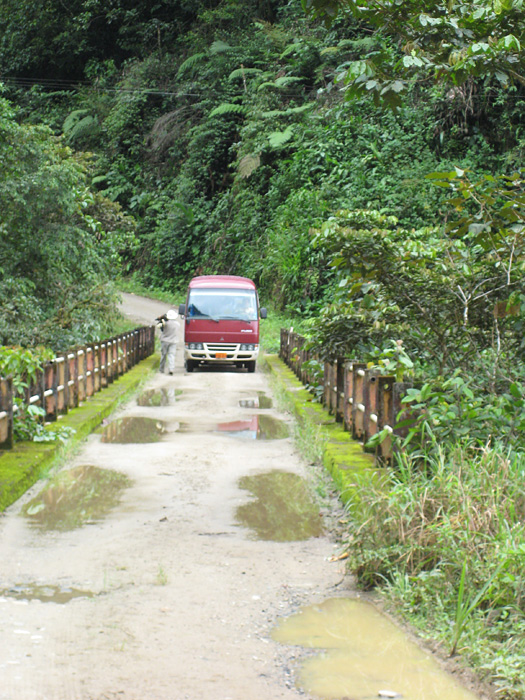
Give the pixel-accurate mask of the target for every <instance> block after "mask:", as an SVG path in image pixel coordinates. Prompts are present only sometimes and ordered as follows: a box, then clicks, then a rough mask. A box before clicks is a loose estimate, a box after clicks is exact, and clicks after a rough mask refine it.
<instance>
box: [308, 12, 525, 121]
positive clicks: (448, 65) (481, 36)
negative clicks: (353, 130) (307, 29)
mask: <svg viewBox="0 0 525 700" xmlns="http://www.w3.org/2000/svg"><path fill="white" fill-rule="evenodd" d="M302 4H303V7H304V9H305V10H306V11H307V12H309V13H311V14H313V15H314V16H317V17H322V18H324V19H325V21H326V22H327V24H331V23H332V22H333V21H334V19H335V17H336V16H337V14H338V13H343V12H347V11H350V12H351V13H352V14H353V15H354V17H355V18H356V19H357V20H358V21H360V22H361V23H362V24H363V25H364V26H366V27H369V28H370V30H371V31H372V32H374V33H375V35H376V39H377V45H376V46H375V47H374V50H373V52H371V53H370V55H369V56H368V57H367V58H366V59H364V60H358V61H353V62H351V63H350V65H349V66H346V67H345V68H344V70H343V71H342V73H341V80H342V81H344V83H345V85H346V87H347V95H348V96H350V97H351V96H356V95H360V94H363V93H370V94H372V95H373V96H374V99H375V100H376V103H378V104H379V103H383V102H384V103H386V104H388V105H390V106H394V107H397V106H398V105H399V104H400V101H401V95H402V94H403V93H404V92H406V91H407V90H408V88H409V87H410V85H412V84H414V83H420V82H427V83H428V82H437V83H440V84H446V85H450V86H451V88H452V89H454V88H456V89H457V88H458V86H461V85H463V84H465V83H466V82H467V81H469V80H472V79H478V78H483V79H492V78H494V79H496V80H497V81H498V82H499V83H500V84H501V85H502V86H504V87H508V86H509V85H510V84H512V83H518V84H520V85H525V76H524V62H525V59H524V54H523V51H522V50H521V49H522V43H523V39H524V37H525V5H524V3H523V0H496V1H495V2H488V1H487V0H484V1H483V2H479V1H477V0H452V1H451V2H448V3H445V2H435V1H434V2H430V3H428V2H425V3H423V2H421V0H408V1H406V2H399V1H398V0H369V1H366V0H365V1H364V2H354V0H302ZM387 37H389V38H390V39H392V40H393V41H394V43H395V47H396V49H397V50H396V51H395V52H394V53H392V52H391V51H389V50H388V47H387V45H385V43H384V39H386V38H387Z"/></svg>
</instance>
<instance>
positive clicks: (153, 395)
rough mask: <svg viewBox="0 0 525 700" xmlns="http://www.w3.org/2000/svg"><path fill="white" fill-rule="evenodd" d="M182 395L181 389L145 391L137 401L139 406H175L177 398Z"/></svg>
mask: <svg viewBox="0 0 525 700" xmlns="http://www.w3.org/2000/svg"><path fill="white" fill-rule="evenodd" d="M181 394H182V390H181V389H174V388H164V389H151V390H150V391H145V392H144V393H143V394H141V395H140V396H139V397H138V399H137V404H138V405H139V406H155V407H158V406H174V405H175V403H176V401H177V396H180V395H181Z"/></svg>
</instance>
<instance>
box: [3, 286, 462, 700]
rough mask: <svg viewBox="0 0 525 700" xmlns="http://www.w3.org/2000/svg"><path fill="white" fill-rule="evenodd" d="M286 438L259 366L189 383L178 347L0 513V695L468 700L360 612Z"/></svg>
mask: <svg viewBox="0 0 525 700" xmlns="http://www.w3.org/2000/svg"><path fill="white" fill-rule="evenodd" d="M123 309H124V311H125V312H126V313H127V314H128V315H130V316H132V317H133V318H134V319H135V320H136V321H137V323H146V324H150V323H151V322H152V321H153V319H154V318H155V317H156V316H158V315H159V314H160V313H163V312H164V311H166V310H167V307H166V305H165V304H157V303H155V302H151V301H150V300H146V299H142V298H140V297H134V296H132V295H126V296H125V298H124V301H123ZM290 427H291V421H290V417H289V416H288V415H286V414H285V413H283V412H282V411H280V410H278V408H277V406H276V403H275V398H274V397H273V396H272V391H271V388H270V386H269V384H268V380H267V377H266V376H265V375H264V374H263V373H261V372H260V371H257V372H256V373H255V374H248V373H247V372H245V371H236V370H233V371H195V372H193V373H192V374H185V373H184V371H183V367H182V355H181V352H180V348H179V352H178V356H177V370H176V372H175V375H174V376H168V375H160V374H157V375H156V376H154V377H152V378H151V379H150V380H149V381H148V383H147V385H146V386H145V387H144V390H143V391H142V392H141V393H140V395H138V396H137V397H136V398H135V399H134V400H132V401H130V402H129V403H128V404H127V405H126V406H125V407H123V408H122V410H120V411H119V412H118V413H117V414H115V415H114V416H113V417H112V418H111V420H109V421H107V424H106V425H105V426H103V429H102V430H101V431H100V432H98V433H97V434H94V435H92V436H91V437H90V438H89V439H88V440H87V441H86V443H85V444H84V445H83V446H82V448H81V449H80V451H79V452H78V453H77V454H76V455H75V456H74V457H73V458H71V459H70V460H69V461H68V463H67V464H65V465H64V467H63V468H62V469H61V470H59V471H58V472H57V473H55V474H53V475H51V478H50V479H49V480H48V481H46V482H40V483H39V484H37V485H35V486H34V487H33V488H32V489H31V490H30V491H29V492H28V493H27V494H26V495H25V496H24V497H23V498H21V499H20V500H19V501H18V502H17V503H15V504H14V505H13V506H12V507H11V508H9V509H8V511H7V512H6V513H5V514H4V515H3V516H2V518H1V519H0V561H1V562H2V567H1V571H0V648H1V649H2V654H1V656H0V700H117V699H119V700H277V699H283V700H292V699H297V698H303V699H304V698H313V697H322V698H333V699H335V698H353V699H355V700H365V699H366V698H371V697H400V696H402V697H404V698H406V699H407V700H441V698H447V700H473V698H474V696H473V695H471V694H470V693H469V692H467V691H466V690H464V689H463V688H462V687H460V686H459V685H458V684H457V683H456V682H455V681H454V680H453V679H452V678H450V677H449V676H448V675H447V674H444V673H443V671H442V670H441V669H440V668H439V667H438V665H437V664H436V663H435V660H434V659H433V658H432V657H431V656H430V655H429V654H428V653H426V652H422V651H421V650H420V649H419V648H418V647H417V646H416V645H415V644H414V643H413V642H411V641H410V640H408V639H407V637H406V636H405V635H404V634H403V633H401V632H400V631H399V630H398V629H397V628H396V627H394V626H393V625H392V624H391V622H390V621H389V620H387V619H386V618H385V617H384V616H382V615H380V614H379V613H378V612H377V611H376V610H375V609H374V608H373V607H372V606H370V605H366V604H363V602H362V601H359V600H356V592H355V591H354V590H352V588H351V580H350V578H349V577H345V576H344V562H341V561H337V560H335V559H336V557H333V556H332V555H334V553H335V554H338V553H339V551H340V550H339V548H338V546H337V544H335V543H334V542H333V541H332V539H331V538H330V536H329V535H328V534H327V533H326V529H327V528H326V525H327V522H328V521H329V520H330V519H329V518H322V517H321V516H320V512H319V505H318V503H317V501H316V499H315V498H312V491H313V490H314V487H315V486H316V484H317V485H318V486H323V488H324V484H323V483H322V481H320V478H321V477H320V476H319V475H316V474H315V473H314V471H313V468H311V467H308V466H307V465H305V464H304V462H303V461H302V459H301V458H300V457H299V456H298V454H297V453H296V450H295V448H294V443H293V441H292V438H291V437H290ZM319 490H321V489H319ZM331 505H333V504H330V503H328V504H326V503H325V511H326V512H328V513H330V512H332V511H331ZM332 515H333V516H336V515H337V511H333V512H332ZM331 559H334V560H335V561H331ZM312 649H318V650H323V649H325V650H328V651H327V653H320V654H318V653H316V654H312V652H311V651H310V652H309V651H307V650H312ZM295 683H297V686H298V687H299V688H301V689H297V688H296V685H295ZM380 693H386V694H383V695H380ZM398 693H399V695H398Z"/></svg>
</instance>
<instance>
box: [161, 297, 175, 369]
mask: <svg viewBox="0 0 525 700" xmlns="http://www.w3.org/2000/svg"><path fill="white" fill-rule="evenodd" d="M178 317H179V315H178V314H177V312H176V311H174V310H173V309H170V310H169V311H168V313H167V314H166V316H163V317H162V318H161V320H160V322H159V324H158V327H159V328H160V329H161V333H160V365H159V372H162V373H164V369H165V367H166V362H167V364H168V371H169V373H170V374H173V372H174V371H175V353H176V351H177V340H178V339H179V331H180V323H179V322H178V321H177V318H178Z"/></svg>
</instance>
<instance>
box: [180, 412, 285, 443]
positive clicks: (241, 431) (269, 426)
mask: <svg viewBox="0 0 525 700" xmlns="http://www.w3.org/2000/svg"><path fill="white" fill-rule="evenodd" d="M179 432H181V433H221V434H222V435H230V436H231V437H235V438H241V439H244V440H283V439H284V438H287V437H288V436H289V435H290V431H289V430H288V426H287V425H286V423H284V422H283V421H280V420H278V419H277V418H273V416H259V415H256V416H250V417H249V418H244V419H241V420H234V421H228V422H227V423H202V422H195V423H181V424H180V425H179Z"/></svg>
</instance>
